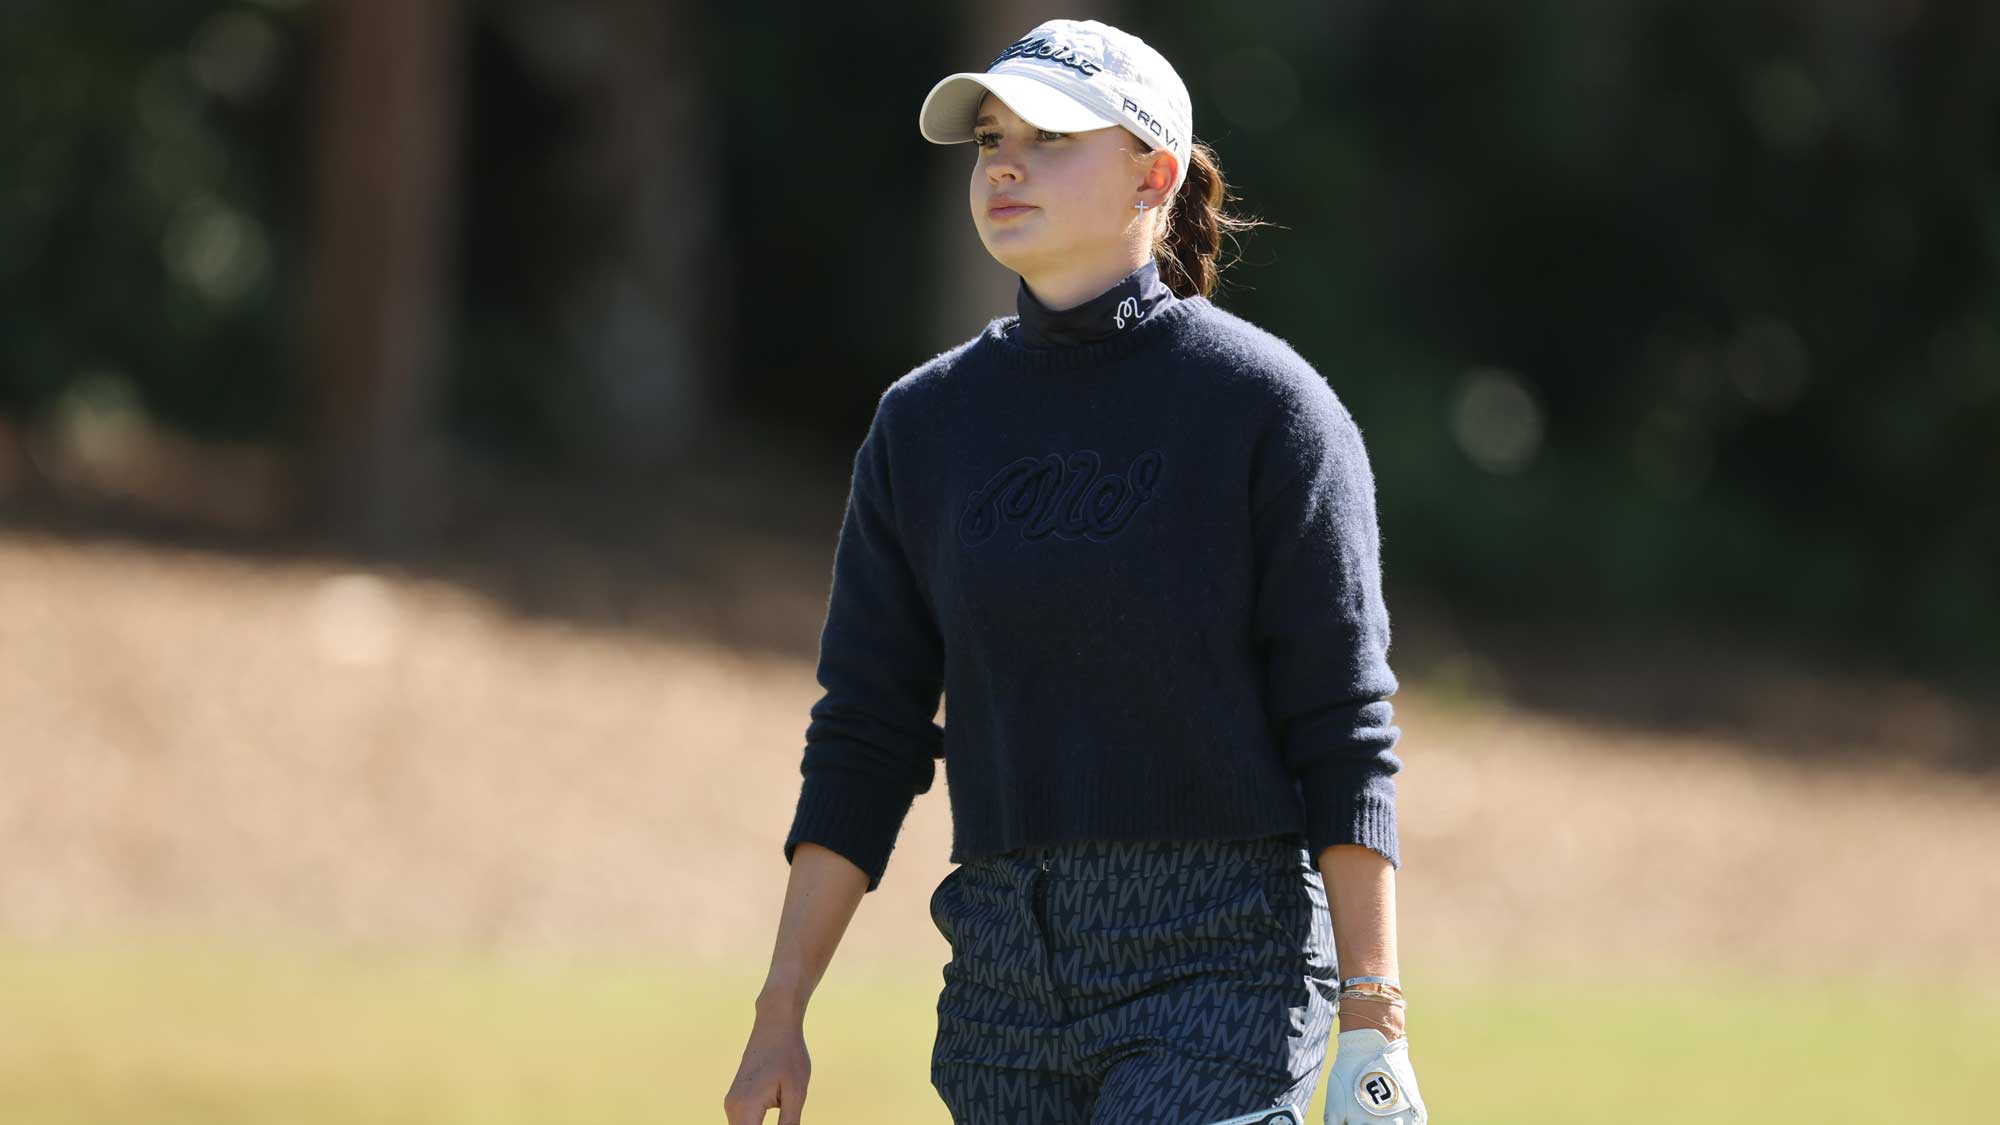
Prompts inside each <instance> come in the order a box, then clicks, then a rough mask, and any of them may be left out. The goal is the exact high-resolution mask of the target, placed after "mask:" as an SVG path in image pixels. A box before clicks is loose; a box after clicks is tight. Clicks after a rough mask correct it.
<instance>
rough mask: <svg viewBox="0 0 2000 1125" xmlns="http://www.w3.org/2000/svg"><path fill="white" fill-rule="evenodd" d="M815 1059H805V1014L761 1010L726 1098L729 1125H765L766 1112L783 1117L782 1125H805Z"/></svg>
mask: <svg viewBox="0 0 2000 1125" xmlns="http://www.w3.org/2000/svg"><path fill="white" fill-rule="evenodd" d="M811 1078H812V1056H811V1055H809V1054H807V1053H806V1026H805V1013H804V1012H803V1011H800V1012H797V1013H796V1014H794V1013H791V1012H779V1011H775V1010H768V1011H767V1010H764V1009H761V1008H760V1009H759V1011H758V1013H757V1022H756V1023H755V1024H754V1025H752V1026H751V1028H750V1042H749V1044H748V1045H746V1046H745V1047H744V1048H743V1061H742V1063H741V1064H739V1065H738V1066H737V1068H736V1080H735V1081H734V1082H731V1083H730V1084H729V1092H728V1093H727V1094H725V1095H723V1098H722V1110H723V1112H724V1113H726V1114H728V1115H729V1125H764V1114H765V1112H766V1111H768V1110H771V1109H776V1110H777V1111H778V1125H800V1117H799V1112H800V1109H801V1107H803V1106H804V1105H805V1104H806V1083H807V1082H808V1081H809V1080H810V1079H811Z"/></svg>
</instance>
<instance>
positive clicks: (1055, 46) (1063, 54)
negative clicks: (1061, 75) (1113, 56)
mask: <svg viewBox="0 0 2000 1125" xmlns="http://www.w3.org/2000/svg"><path fill="white" fill-rule="evenodd" d="M1008 59H1047V60H1049V61H1050V62H1053V63H1061V64H1062V65H1064V66H1067V67H1072V68H1074V69H1075V70H1076V71H1077V73H1079V74H1081V75H1083V76H1084V77H1085V78H1089V77H1090V76H1091V75H1094V74H1096V73H1097V72H1098V71H1100V70H1103V69H1104V68H1103V67H1102V66H1100V65H1098V64H1097V63H1094V62H1091V61H1090V60H1089V59H1086V58H1081V57H1079V56H1078V55H1077V51H1076V48H1075V47H1074V46H1071V45H1070V44H1068V43H1058V42H1056V41H1055V40H1053V39H1050V38H1048V37H1046V36H1043V37H1039V38H1038V37H1036V36H1033V35H1030V36H1028V37H1026V38H1024V39H1021V40H1018V41H1016V42H1015V43H1014V45H1013V46H1010V47H1008V48H1007V49H1006V50H1004V51H1002V52H1000V53H999V54H997V55H995V56H993V61H992V62H990V63H987V64H986V69H988V70H992V69H993V68H994V67H996V66H999V65H1000V64H1001V63H1003V62H1005V61H1007V60H1008Z"/></svg>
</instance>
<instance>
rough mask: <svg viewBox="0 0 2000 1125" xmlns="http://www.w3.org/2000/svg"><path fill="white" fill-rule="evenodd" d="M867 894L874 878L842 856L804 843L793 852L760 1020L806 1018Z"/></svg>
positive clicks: (760, 995)
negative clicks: (814, 992)
mask: <svg viewBox="0 0 2000 1125" xmlns="http://www.w3.org/2000/svg"><path fill="white" fill-rule="evenodd" d="M867 891H868V873H867V872H865V871H863V870H861V868H859V867H857V866H855V864H854V863H853V861H851V860H849V859H848V858H847V857H846V856H843V855H841V854H840V853H839V852H836V851H834V850H833V849H831V848H826V847H822V846H820V845H818V844H811V843H803V842H802V843H800V844H799V845H798V847H796V848H794V849H793V850H792V872H791V875H790V877H789V878H788V879H787V880H786V882H785V905H784V910H783V911H782V912H781V913H780V915H779V918H778V937H777V941H776V943H775V947H774V948H773V949H772V951H771V969H770V972H769V974H768V975H767V976H766V977H765V979H764V988H763V991H761V992H759V993H758V994H757V1009H758V1011H759V1013H760V1014H765V1015H770V1016H781V1017H799V1018H803V1017H804V1015H805V1010H806V1002H807V1001H808V1000H810V999H811V998H812V994H813V990H814V989H816V988H818V987H819V981H820V978H821V977H822V976H824V975H825V974H826V967H827V965H828V964H829V963H831V962H832V961H833V951H834V950H835V949H837V948H838V947H839V946H840V939H841V937H842V936H843V935H845V934H846V933H847V924H848V922H850V921H852V920H853V918H854V911H855V910H856V909H857V908H858V907H859V906H860V905H861V896H862V895H863V894H866V893H867Z"/></svg>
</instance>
